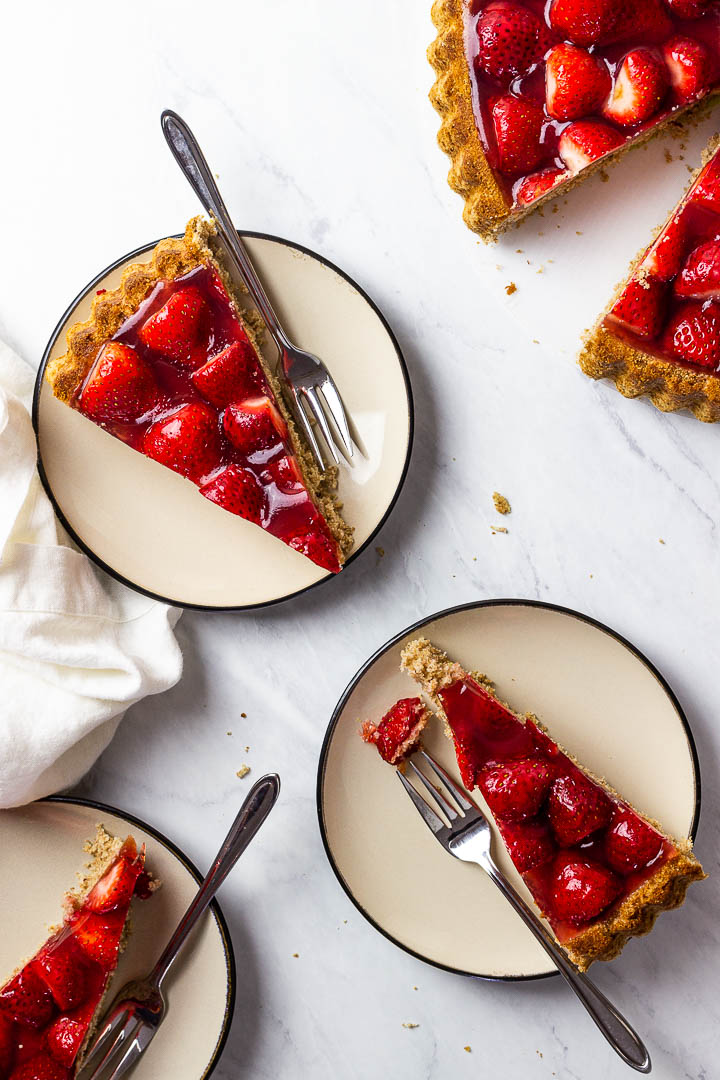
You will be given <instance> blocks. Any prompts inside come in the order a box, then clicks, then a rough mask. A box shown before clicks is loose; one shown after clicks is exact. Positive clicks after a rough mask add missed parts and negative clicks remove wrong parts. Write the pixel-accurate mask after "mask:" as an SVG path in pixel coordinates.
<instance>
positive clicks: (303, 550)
mask: <svg viewBox="0 0 720 1080" xmlns="http://www.w3.org/2000/svg"><path fill="white" fill-rule="evenodd" d="M287 543H288V547H291V548H292V549H293V551H299V552H300V554H301V555H305V556H306V558H308V559H310V561H311V562H314V563H316V564H317V565H318V566H321V567H322V568H323V570H329V571H330V573H331V574H337V573H338V571H339V570H340V560H339V559H338V550H337V544H336V543H335V541H334V540H333V538H332V537H331V536H330V534H329V533H328V532H327V531H326V530H325V529H323V528H322V525H321V523H320V522H319V521H318V523H317V525H316V527H315V528H314V529H311V530H310V531H309V532H306V533H303V534H302V535H299V536H293V537H291V539H290V540H288V542H287Z"/></svg>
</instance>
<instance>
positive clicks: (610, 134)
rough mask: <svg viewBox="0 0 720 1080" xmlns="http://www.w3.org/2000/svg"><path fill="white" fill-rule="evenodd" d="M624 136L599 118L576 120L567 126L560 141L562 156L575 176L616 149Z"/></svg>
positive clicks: (559, 147)
mask: <svg viewBox="0 0 720 1080" xmlns="http://www.w3.org/2000/svg"><path fill="white" fill-rule="evenodd" d="M624 142H625V139H624V138H623V136H622V135H621V134H620V133H619V132H617V131H614V130H613V128H611V127H608V125H607V124H603V123H601V122H600V121H599V120H576V121H575V123H574V124H569V125H568V127H566V128H565V130H564V131H563V133H562V135H561V136H560V140H559V142H558V150H559V152H560V157H561V158H562V159H563V161H564V162H565V164H566V165H567V167H568V169H569V171H570V175H571V176H574V175H575V174H576V173H579V172H580V170H581V169H584V168H585V167H586V166H587V165H590V164H591V163H592V162H593V161H597V160H598V158H601V157H603V155H604V154H609V153H610V151H611V150H616V149H617V148H618V146H622V145H623V143H624Z"/></svg>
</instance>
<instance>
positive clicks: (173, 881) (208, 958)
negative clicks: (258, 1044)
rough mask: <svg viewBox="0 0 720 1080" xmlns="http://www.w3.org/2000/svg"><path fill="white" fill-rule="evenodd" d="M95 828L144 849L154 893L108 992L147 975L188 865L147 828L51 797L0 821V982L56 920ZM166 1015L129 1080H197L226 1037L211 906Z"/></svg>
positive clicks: (228, 982) (228, 971)
mask: <svg viewBox="0 0 720 1080" xmlns="http://www.w3.org/2000/svg"><path fill="white" fill-rule="evenodd" d="M97 824H102V825H104V827H105V828H106V829H107V831H108V832H110V833H112V834H113V835H115V836H122V837H125V836H127V835H128V834H129V833H132V835H133V836H134V837H135V839H136V840H137V842H138V843H139V844H142V843H144V844H145V845H146V846H147V865H148V868H149V869H150V870H152V872H153V873H154V874H155V875H156V876H157V877H158V878H159V879H160V881H161V882H162V887H161V888H160V889H159V890H158V891H157V892H156V893H154V895H153V896H152V897H151V898H150V899H149V900H147V901H142V902H141V901H136V902H135V903H134V904H133V911H132V934H131V936H130V938H129V941H128V945H127V948H126V949H125V952H124V953H123V955H122V956H121V957H120V962H119V964H118V967H117V971H116V973H115V975H114V976H113V982H112V984H111V993H112V987H113V986H114V987H115V988H116V989H120V987H122V986H124V984H125V983H126V982H127V981H128V980H129V979H133V978H138V977H140V976H142V975H144V974H146V973H147V971H148V970H149V969H150V967H151V966H152V964H153V963H154V962H155V960H156V959H157V958H158V956H159V955H160V952H161V951H162V949H163V948H164V947H165V945H166V944H167V942H168V940H169V939H170V936H171V934H172V932H173V930H174V929H175V927H176V926H177V924H178V922H179V921H180V918H181V916H182V915H183V913H184V911H185V909H186V908H187V906H188V904H189V903H190V901H191V899H192V897H193V896H194V894H195V892H196V891H197V887H198V884H199V882H200V881H201V880H202V878H201V876H200V874H199V873H198V871H197V870H196V869H195V867H194V866H193V864H192V863H191V862H190V860H189V859H188V858H187V857H186V856H185V855H183V853H182V852H181V851H180V850H179V848H177V847H176V846H175V845H174V844H173V843H171V842H170V841H169V840H168V839H167V838H166V837H164V836H163V835H162V834H161V833H159V832H158V831H157V830H156V829H154V828H153V827H152V826H151V825H148V824H146V823H145V822H143V821H140V820H139V819H138V818H135V817H132V816H131V815H129V814H126V813H125V812H124V811H122V810H118V809H116V808H114V807H111V806H105V805H103V804H102V803H96V802H89V801H86V800H83V799H74V798H69V797H64V796H62V797H54V798H50V799H43V800H41V801H40V802H36V803H31V804H30V805H28V806H23V807H19V808H18V809H15V810H3V811H2V813H0V850H2V853H3V865H4V872H3V875H2V913H3V932H2V935H0V982H3V981H4V980H5V978H6V977H8V976H9V975H10V974H11V973H12V972H13V971H14V970H15V968H17V967H18V966H19V964H20V963H21V962H23V961H24V960H25V959H26V958H27V957H28V956H31V955H32V954H33V953H34V952H35V951H36V949H37V948H38V947H39V946H40V945H41V944H42V942H43V941H44V940H45V938H46V937H47V931H48V928H49V927H50V926H52V925H54V924H57V923H58V922H59V920H60V918H61V915H62V899H63V896H64V894H65V893H66V892H67V891H68V889H71V888H73V887H74V885H75V884H76V879H75V874H76V872H79V871H81V870H82V868H83V865H84V862H85V860H86V858H87V856H85V855H84V853H83V844H84V843H85V841H86V840H88V839H90V838H91V837H93V836H94V835H95V828H96V826H97ZM164 990H165V992H166V996H167V999H168V1006H169V1007H168V1012H167V1017H166V1019H165V1020H164V1021H163V1024H162V1026H161V1028H160V1030H159V1031H158V1033H157V1035H156V1036H155V1038H154V1039H153V1043H152V1046H151V1047H150V1048H149V1050H148V1051H147V1054H146V1055H145V1056H144V1057H143V1058H142V1059H141V1061H140V1062H139V1063H138V1065H137V1067H136V1068H135V1069H134V1070H133V1077H134V1078H136V1080H156V1078H157V1077H158V1076H172V1077H173V1078H174V1080H204V1078H205V1077H208V1076H209V1075H210V1073H211V1072H212V1071H213V1069H214V1068H215V1065H216V1064H217V1062H218V1060H219V1058H220V1054H221V1053H222V1049H223V1046H224V1045H225V1040H226V1039H227V1035H228V1031H229V1028H230V1024H231V1022H232V1015H233V1007H234V1003H235V960H234V956H233V949H232V944H231V942H230V936H229V934H228V929H227V926H226V924H225V920H224V918H223V915H222V913H221V911H220V908H219V907H218V905H217V903H213V905H212V907H211V909H210V913H209V914H208V915H207V916H206V917H205V918H204V919H203V920H202V921H201V924H200V925H199V926H198V927H197V929H196V930H195V931H194V933H193V937H192V940H191V941H189V942H188V944H187V945H186V947H185V948H184V949H183V951H182V953H181V954H180V955H179V957H178V959H177V960H176V961H175V963H174V965H173V968H172V972H171V973H170V975H168V978H167V981H166V984H165V986H164Z"/></svg>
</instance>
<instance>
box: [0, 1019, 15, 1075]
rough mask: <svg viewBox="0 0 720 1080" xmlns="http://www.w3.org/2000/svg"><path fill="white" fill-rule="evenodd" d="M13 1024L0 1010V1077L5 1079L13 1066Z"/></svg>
mask: <svg viewBox="0 0 720 1080" xmlns="http://www.w3.org/2000/svg"><path fill="white" fill-rule="evenodd" d="M16 1043H17V1036H16V1035H15V1025H14V1023H13V1021H12V1020H11V1019H10V1017H9V1016H6V1015H5V1013H3V1012H0V1077H2V1080H5V1078H6V1077H7V1074H8V1073H9V1072H10V1070H11V1069H12V1067H13V1059H14V1057H15V1044H16Z"/></svg>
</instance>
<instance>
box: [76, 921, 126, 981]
mask: <svg viewBox="0 0 720 1080" xmlns="http://www.w3.org/2000/svg"><path fill="white" fill-rule="evenodd" d="M124 925H125V912H114V911H111V912H108V914H107V915H96V914H95V912H93V911H80V912H78V914H77V915H74V916H73V917H72V918H71V919H70V921H69V923H68V926H69V927H70V930H71V933H72V934H73V935H74V936H75V938H76V939H77V941H78V943H79V944H80V945H81V946H82V948H83V949H84V950H85V952H86V953H87V955H88V956H89V957H90V959H91V960H96V961H97V963H98V964H100V965H101V967H102V968H104V970H105V971H109V970H111V969H112V968H113V967H114V965H115V964H116V963H117V956H118V947H119V944H120V935H121V934H122V929H123V926H124Z"/></svg>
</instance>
